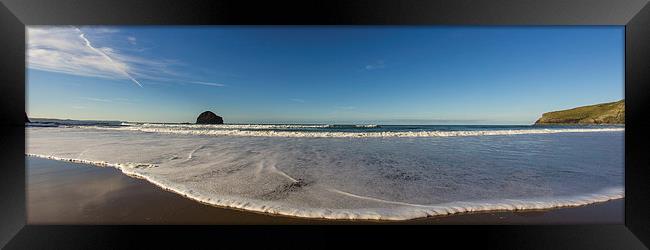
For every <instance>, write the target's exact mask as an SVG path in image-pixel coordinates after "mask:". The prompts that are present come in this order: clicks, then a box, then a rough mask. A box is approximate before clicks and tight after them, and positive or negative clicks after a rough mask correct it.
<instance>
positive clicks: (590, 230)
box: [0, 0, 650, 249]
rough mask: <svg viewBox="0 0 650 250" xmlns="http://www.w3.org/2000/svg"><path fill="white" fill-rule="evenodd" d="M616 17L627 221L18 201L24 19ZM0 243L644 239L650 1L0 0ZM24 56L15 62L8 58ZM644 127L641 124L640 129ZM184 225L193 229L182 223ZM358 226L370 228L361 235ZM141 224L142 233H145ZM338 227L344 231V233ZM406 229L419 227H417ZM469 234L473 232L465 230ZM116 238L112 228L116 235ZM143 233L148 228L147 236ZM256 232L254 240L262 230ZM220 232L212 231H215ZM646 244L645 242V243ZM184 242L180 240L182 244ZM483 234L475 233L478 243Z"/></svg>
mask: <svg viewBox="0 0 650 250" xmlns="http://www.w3.org/2000/svg"><path fill="white" fill-rule="evenodd" d="M68 24H75V25H80V24H81V25H84V24H85V25H133V24H138V25H161V24H174V25H178V24H181V25H197V24H199V25H205V24H215V25H249V24H255V25H259V24H264V25H295V24H308V25H342V24H343V25H350V24H351V25H369V24H372V25H375V24H382V25H625V99H627V100H626V102H627V110H626V113H627V115H626V116H627V118H626V119H627V121H626V123H627V124H626V132H625V133H626V136H625V137H626V144H625V147H626V148H627V149H626V151H625V162H626V164H625V184H626V187H625V224H622V225H575V226H560V225H558V226H415V227H413V226H411V227H406V226H388V227H386V226H354V227H338V226H337V227H332V226H327V227H319V226H252V227H242V226H196V227H189V226H36V225H26V218H25V215H26V212H25V169H24V164H25V155H24V148H25V140H24V136H25V130H24V123H23V112H24V104H25V64H24V62H25V25H68ZM0 34H3V37H2V39H0V55H2V56H1V57H0V60H2V61H3V63H0V76H1V77H2V78H1V79H2V81H0V93H2V98H1V99H0V109H2V114H3V115H2V117H3V119H2V121H1V122H0V126H2V127H1V128H0V130H1V131H2V136H1V137H0V146H1V148H2V151H0V152H2V157H0V204H2V205H1V206H0V211H1V212H0V221H2V223H0V247H3V246H4V247H7V248H11V249H14V248H53V247H54V248H64V247H65V248H77V247H79V246H83V247H85V248H89V247H93V248H96V247H110V248H115V247H125V246H132V245H130V244H132V243H140V244H144V245H143V246H151V245H150V243H149V242H147V241H154V240H156V241H160V242H159V243H163V244H167V243H170V242H169V241H172V240H173V239H178V235H177V234H178V233H179V232H185V233H181V235H183V237H187V238H186V240H184V241H185V242H186V243H187V242H193V243H207V244H214V243H215V242H214V241H215V239H214V237H215V236H216V237H218V239H217V240H218V241H233V242H239V243H242V242H241V241H244V242H245V241H246V240H247V241H249V242H250V240H249V239H250V238H251V237H250V235H251V233H254V234H255V236H257V238H260V239H265V240H269V241H274V242H283V243H287V242H292V241H295V240H299V239H300V240H310V241H322V239H324V238H329V239H335V240H338V241H340V240H349V239H351V237H350V236H349V235H353V234H354V235H357V234H359V235H360V236H362V237H364V236H365V237H372V239H373V240H375V241H378V242H389V241H390V239H391V238H392V239H398V238H394V237H390V236H391V235H393V234H394V233H396V232H397V231H401V232H402V233H403V235H402V237H403V238H411V239H412V240H413V241H412V242H414V243H417V240H422V239H423V238H424V239H433V238H435V242H436V243H435V244H436V245H438V244H440V243H438V241H447V242H449V243H452V244H456V245H457V244H459V243H461V244H481V245H482V244H483V243H489V244H490V246H496V247H499V248H522V247H526V248H593V249H602V248H610V249H611V248H616V249H619V248H620V249H644V248H647V246H650V223H649V222H650V212H649V211H650V202H649V200H650V181H649V180H650V169H649V167H650V159H649V158H648V157H646V155H647V152H648V148H649V147H648V141H650V136H648V132H647V131H646V130H647V129H646V128H648V127H650V121H649V119H648V116H647V115H645V114H644V110H646V109H645V108H647V107H648V102H649V101H650V77H649V76H648V74H649V71H650V70H648V69H650V4H648V0H632V1H615V0H611V1H609V0H607V1H605V0H575V1H572V2H566V1H562V0H547V1H533V0H519V1H517V0H492V1H485V0H475V1H471V0H457V1H453V0H446V1H420V0H407V1H404V0H403V1H399V2H398V1H390V0H351V1H344V0H330V1H327V2H316V1H310V2H307V1H303V2H289V1H277V2H276V1H273V2H268V1H267V2H261V1H260V2H256V1H251V0H243V1H231V0H218V1H205V0H195V1H187V2H182V3H181V2H175V1H172V0H158V1H155V0H146V1H131V2H129V1H110V0H92V1H89V0H86V1H78V0H58V1H43V2H39V1H38V0H1V4H0ZM16 62H23V63H16ZM644 129H645V130H644ZM187 232H190V233H187ZM366 234H367V235H366ZM143 235H144V236H143ZM346 235H347V236H346ZM414 236H417V237H415V238H414ZM467 238H472V239H473V240H470V241H468V240H467ZM115 239H119V240H115ZM143 239H147V240H144V241H143ZM265 240H263V241H265ZM220 244H221V243H220ZM644 244H645V246H644ZM184 246H188V245H184ZM483 246H484V245H483Z"/></svg>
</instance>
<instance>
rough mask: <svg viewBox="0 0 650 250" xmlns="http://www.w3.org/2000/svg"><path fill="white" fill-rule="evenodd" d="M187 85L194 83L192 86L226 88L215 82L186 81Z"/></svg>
mask: <svg viewBox="0 0 650 250" xmlns="http://www.w3.org/2000/svg"><path fill="white" fill-rule="evenodd" d="M188 83H194V84H200V85H206V86H213V87H225V86H226V85H225V84H223V83H216V82H201V81H188Z"/></svg>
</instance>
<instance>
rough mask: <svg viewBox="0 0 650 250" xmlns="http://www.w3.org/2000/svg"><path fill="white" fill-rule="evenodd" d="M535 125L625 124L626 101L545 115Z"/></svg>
mask: <svg viewBox="0 0 650 250" xmlns="http://www.w3.org/2000/svg"><path fill="white" fill-rule="evenodd" d="M535 124H536V125H540V124H625V100H620V101H618V102H610V103H601V104H596V105H590V106H582V107H577V108H573V109H567V110H560V111H554V112H548V113H544V114H542V117H541V118H539V120H537V121H536V122H535Z"/></svg>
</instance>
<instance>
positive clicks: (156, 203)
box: [26, 157, 624, 224]
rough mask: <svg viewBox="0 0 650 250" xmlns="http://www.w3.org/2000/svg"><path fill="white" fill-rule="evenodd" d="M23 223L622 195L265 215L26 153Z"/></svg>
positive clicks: (530, 215) (587, 216) (264, 220)
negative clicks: (201, 200)
mask: <svg viewBox="0 0 650 250" xmlns="http://www.w3.org/2000/svg"><path fill="white" fill-rule="evenodd" d="M26 164H27V183H28V184H27V194H26V195H27V223H28V224H585V223H586V224H620V223H623V213H624V209H623V205H624V199H617V200H611V201H608V202H602V203H595V204H591V205H586V206H579V207H568V208H556V209H549V210H537V211H534V210H527V211H516V212H513V211H507V212H495V211H493V212H479V213H464V214H455V215H449V216H436V217H429V218H419V219H413V220H406V221H366V220H363V221H350V220H325V219H305V218H295V217H289V216H281V215H269V214H262V213H256V212H249V211H243V210H237V209H230V208H220V207H215V206H211V205H207V204H202V203H199V202H196V201H193V200H190V199H187V198H184V197H182V196H181V195H178V194H175V193H172V192H168V191H165V190H163V189H161V188H159V187H157V186H155V185H153V184H151V183H149V182H147V181H145V180H141V179H136V178H132V177H128V176H126V175H124V174H122V173H121V172H120V171H119V170H117V169H114V168H102V167H96V166H90V165H86V164H78V163H70V162H61V161H55V160H47V159H40V158H36V157H26Z"/></svg>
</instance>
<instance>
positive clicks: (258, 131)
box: [83, 124, 625, 138]
mask: <svg viewBox="0 0 650 250" xmlns="http://www.w3.org/2000/svg"><path fill="white" fill-rule="evenodd" d="M332 126H341V125H175V124H141V125H129V126H121V127H103V126H85V127H83V128H95V129H106V130H122V131H140V132H149V133H163V134H179V135H206V136H253V137H316V138H319V137H328V138H355V137H356V138H358V137H455V136H491V135H526V134H556V133H593V132H620V131H625V128H618V127H616V128H526V129H499V130H495V129H486V130H456V131H444V130H410V131H359V132H356V131H355V132H349V131H322V130H321V131H310V130H304V129H305V128H333V127H332ZM354 126H363V128H378V127H379V126H377V125H354ZM292 128H300V129H302V130H296V131H291V130H283V129H292ZM336 128H341V127H336Z"/></svg>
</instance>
